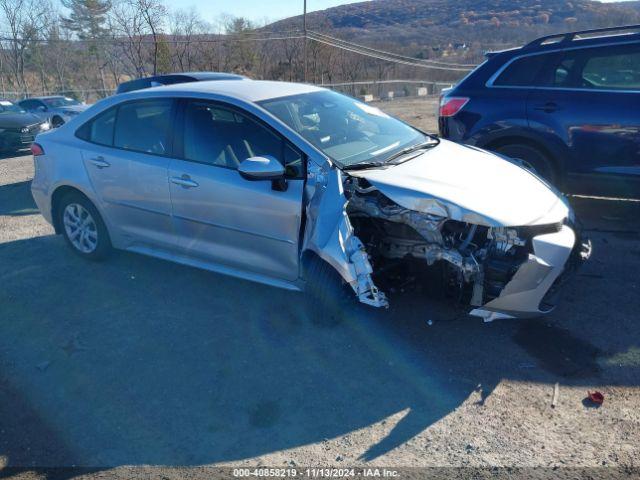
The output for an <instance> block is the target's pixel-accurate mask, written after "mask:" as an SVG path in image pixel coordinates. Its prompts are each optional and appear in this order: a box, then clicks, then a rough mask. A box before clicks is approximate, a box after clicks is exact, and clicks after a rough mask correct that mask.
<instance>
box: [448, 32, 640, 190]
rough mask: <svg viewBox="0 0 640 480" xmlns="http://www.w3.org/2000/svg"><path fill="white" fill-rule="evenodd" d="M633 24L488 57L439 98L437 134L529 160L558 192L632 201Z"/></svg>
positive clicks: (639, 91) (637, 42)
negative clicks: (560, 190)
mask: <svg viewBox="0 0 640 480" xmlns="http://www.w3.org/2000/svg"><path fill="white" fill-rule="evenodd" d="M639 32H640V25H632V26H626V27H619V28H605V29H597V30H588V31H582V32H573V33H565V34H559V35H554V36H547V37H543V38H539V39H537V40H535V41H533V42H531V43H529V44H527V45H525V46H524V47H521V48H515V49H511V50H506V51H502V52H496V53H489V54H487V60H486V61H485V62H484V63H483V64H481V65H480V66H478V67H477V68H476V69H475V70H474V71H473V72H471V73H470V74H469V75H468V76H467V77H466V78H464V79H463V80H462V81H460V83H458V84H457V85H456V86H455V87H454V88H452V89H450V90H448V91H446V92H444V94H443V95H442V98H441V101H440V112H439V115H440V118H439V128H440V134H441V135H442V136H443V137H445V138H448V139H450V140H454V141H456V142H461V143H466V144H470V145H475V146H477V147H481V148H485V149H488V150H492V151H496V152H498V153H501V154H503V155H505V156H509V157H512V158H517V159H520V160H523V161H525V162H527V163H529V164H530V165H531V166H533V167H534V168H535V169H536V170H537V171H538V173H539V174H540V175H542V176H544V177H546V178H547V179H548V180H550V181H551V182H552V183H554V184H555V185H557V186H558V187H559V188H561V189H562V190H563V191H564V192H567V193H575V194H591V195H610V196H617V197H640V33H639Z"/></svg>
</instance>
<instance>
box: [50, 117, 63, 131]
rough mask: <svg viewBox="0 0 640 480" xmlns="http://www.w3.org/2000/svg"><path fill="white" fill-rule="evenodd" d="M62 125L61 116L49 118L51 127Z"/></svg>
mask: <svg viewBox="0 0 640 480" xmlns="http://www.w3.org/2000/svg"><path fill="white" fill-rule="evenodd" d="M62 125H64V120H63V119H62V118H60V117H57V116H56V117H53V118H52V119H51V126H52V127H53V128H58V127H60V126H62Z"/></svg>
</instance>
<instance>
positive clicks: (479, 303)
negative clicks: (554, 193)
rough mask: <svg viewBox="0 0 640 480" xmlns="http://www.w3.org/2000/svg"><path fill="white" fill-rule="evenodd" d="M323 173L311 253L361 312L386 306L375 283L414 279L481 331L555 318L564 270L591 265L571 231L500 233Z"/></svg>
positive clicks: (546, 228)
mask: <svg viewBox="0 0 640 480" xmlns="http://www.w3.org/2000/svg"><path fill="white" fill-rule="evenodd" d="M317 173H318V174H319V175H320V176H323V178H322V180H323V182H320V183H318V185H322V186H321V190H322V191H316V192H315V194H314V195H313V196H312V197H311V200H310V202H309V204H308V211H307V218H308V219H309V221H310V223H309V224H308V228H307V231H306V237H305V242H304V245H305V248H306V249H309V250H313V251H315V252H316V253H317V254H318V255H319V256H320V257H321V258H323V259H324V260H325V261H327V262H328V263H330V264H331V265H333V266H334V268H336V270H338V272H339V273H340V274H341V276H342V277H343V278H344V280H345V281H346V282H347V283H349V285H351V287H352V289H353V290H354V292H355V294H356V295H357V297H358V299H359V300H360V301H361V302H362V303H366V304H369V305H373V306H377V307H381V306H387V305H388V301H387V297H386V296H385V294H384V293H383V292H382V291H381V290H379V289H378V288H377V286H376V283H379V284H380V285H387V286H388V285H393V281H391V282H389V281H385V280H389V278H391V276H392V274H393V272H395V273H396V277H394V278H397V272H400V273H401V274H405V275H407V272H410V271H416V270H417V271H421V272H430V273H431V274H430V275H428V276H427V277H422V278H423V280H424V278H427V280H426V282H427V283H430V284H437V287H438V288H437V289H436V290H437V291H439V292H442V293H443V294H444V295H446V296H447V297H449V298H451V299H454V300H455V301H456V302H461V303H462V304H466V305H468V306H469V307H470V314H471V315H475V316H479V317H481V318H483V319H484V320H485V321H491V320H494V319H496V318H515V317H532V316H538V315H541V314H544V313H547V312H549V311H550V310H551V309H553V305H551V304H550V301H549V298H550V292H552V291H553V290H554V286H555V284H557V283H559V277H560V276H561V274H562V273H563V271H565V270H566V265H567V263H568V262H570V261H573V260H576V261H579V260H581V259H584V258H586V257H588V252H586V250H583V246H582V242H581V241H580V240H579V239H578V238H577V235H576V232H575V231H574V229H573V228H572V227H571V226H570V225H568V222H567V221H564V222H557V223H552V224H543V225H535V226H523V227H504V226H496V225H492V224H491V223H490V222H488V221H485V219H483V218H482V216H480V215H477V214H475V213H473V214H469V215H464V214H462V215H461V212H460V211H459V208H458V207H457V206H455V205H449V204H446V203H443V202H438V201H434V202H432V203H431V204H430V205H429V208H424V209H422V210H421V211H416V210H412V209H408V208H405V207H402V206H400V205H399V204H397V203H396V202H394V201H393V200H391V199H390V198H389V197H387V196H386V195H384V194H383V193H382V192H381V191H380V190H379V189H378V188H377V187H376V186H374V185H372V184H371V183H369V182H368V181H367V179H365V178H363V177H359V176H351V175H348V174H345V173H343V172H340V171H338V170H333V169H332V170H329V171H328V172H325V173H324V174H320V173H319V172H317ZM312 175H313V174H312ZM316 188H317V186H316ZM329 199H331V200H329ZM338 199H339V201H336V200H338ZM452 209H453V210H455V212H451V211H450V210H452ZM385 276H388V278H385ZM407 276H408V275H407ZM407 281H408V279H407ZM431 286H432V287H433V286H434V285H431ZM430 290H433V289H430Z"/></svg>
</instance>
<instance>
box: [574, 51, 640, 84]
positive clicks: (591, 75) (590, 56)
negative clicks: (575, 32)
mask: <svg viewBox="0 0 640 480" xmlns="http://www.w3.org/2000/svg"><path fill="white" fill-rule="evenodd" d="M579 80H580V83H581V85H580V86H581V87H582V88H593V89H608V90H639V89H640V47H639V46H635V45H634V46H632V47H629V46H625V47H618V48H610V49H594V50H593V51H591V52H586V55H585V61H584V66H583V67H582V74H581V76H580V79H579Z"/></svg>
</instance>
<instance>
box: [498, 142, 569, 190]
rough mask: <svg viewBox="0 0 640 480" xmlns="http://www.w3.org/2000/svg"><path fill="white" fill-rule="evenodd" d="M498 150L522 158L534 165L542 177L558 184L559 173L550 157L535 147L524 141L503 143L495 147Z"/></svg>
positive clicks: (506, 154)
mask: <svg viewBox="0 0 640 480" xmlns="http://www.w3.org/2000/svg"><path fill="white" fill-rule="evenodd" d="M495 151H496V152H498V153H500V154H502V155H504V156H506V157H510V158H514V159H516V160H522V161H523V162H526V163H528V164H529V165H531V167H533V169H534V170H535V171H536V173H538V175H540V176H541V177H542V178H544V179H546V180H548V181H549V182H550V183H552V184H554V185H555V184H556V181H557V175H556V173H555V170H554V168H553V164H552V163H551V160H550V159H549V157H547V156H546V155H545V154H544V153H542V152H541V151H540V150H538V149H537V148H535V147H532V146H530V145H526V144H523V143H513V144H510V145H502V146H500V147H498V148H496V149H495Z"/></svg>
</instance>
